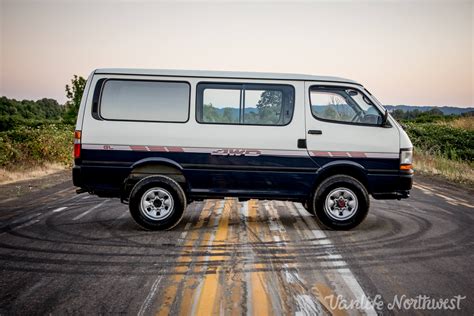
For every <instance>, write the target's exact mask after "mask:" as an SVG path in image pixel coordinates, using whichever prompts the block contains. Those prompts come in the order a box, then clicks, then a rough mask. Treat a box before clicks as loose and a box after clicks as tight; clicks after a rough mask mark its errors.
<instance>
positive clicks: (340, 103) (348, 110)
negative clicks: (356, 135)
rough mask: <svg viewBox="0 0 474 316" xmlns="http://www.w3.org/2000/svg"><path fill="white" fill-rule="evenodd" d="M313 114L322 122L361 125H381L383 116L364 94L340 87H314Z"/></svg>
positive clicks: (312, 91) (311, 94) (311, 97)
mask: <svg viewBox="0 0 474 316" xmlns="http://www.w3.org/2000/svg"><path fill="white" fill-rule="evenodd" d="M310 101H311V112H312V114H313V116H314V117H316V118H318V119H322V120H327V121H333V122H340V123H351V124H361V125H380V124H381V123H382V115H381V113H380V112H379V111H378V110H377V108H376V107H375V105H374V104H373V103H372V102H371V101H370V100H369V99H368V98H367V96H365V95H364V94H362V92H360V91H358V90H355V89H349V88H340V87H312V88H311V90H310Z"/></svg>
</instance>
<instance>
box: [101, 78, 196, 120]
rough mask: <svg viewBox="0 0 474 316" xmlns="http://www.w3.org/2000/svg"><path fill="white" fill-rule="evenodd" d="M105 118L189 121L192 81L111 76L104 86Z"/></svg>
mask: <svg viewBox="0 0 474 316" xmlns="http://www.w3.org/2000/svg"><path fill="white" fill-rule="evenodd" d="M100 114H101V116H102V117H103V118H104V119H112V120H136V121H161V122H185V121H187V120H188V115H189V85H188V84H187V83H181V82H163V81H138V80H136V81H132V80H108V81H107V82H106V83H105V85H104V88H103V90H102V98H101V103H100Z"/></svg>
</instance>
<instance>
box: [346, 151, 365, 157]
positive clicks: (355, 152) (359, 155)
mask: <svg viewBox="0 0 474 316" xmlns="http://www.w3.org/2000/svg"><path fill="white" fill-rule="evenodd" d="M350 154H351V157H354V158H365V157H367V155H366V154H365V153H364V152H361V151H351V152H350Z"/></svg>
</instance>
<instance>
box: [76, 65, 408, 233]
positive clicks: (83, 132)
mask: <svg viewBox="0 0 474 316" xmlns="http://www.w3.org/2000/svg"><path fill="white" fill-rule="evenodd" d="M74 158H75V159H74V162H75V163H74V167H73V182H74V185H75V186H77V187H79V189H78V190H77V191H78V192H89V193H91V194H96V195H98V196H102V197H117V198H120V199H121V200H122V201H123V202H125V203H128V204H129V208H130V212H131V215H132V217H133V218H134V220H135V221H136V222H137V223H138V224H139V225H141V226H142V227H144V228H146V229H152V230H157V229H170V228H172V227H174V226H175V225H176V224H177V223H178V222H179V221H180V219H181V217H182V215H183V212H184V210H185V208H186V205H187V204H189V203H191V202H192V201H198V200H202V199H208V198H212V199H215V198H223V197H237V198H239V199H241V200H245V199H269V200H290V201H296V202H301V203H303V204H304V205H305V207H306V208H307V209H308V210H309V211H310V212H312V213H314V215H315V216H316V218H317V219H318V221H319V222H320V223H321V224H323V225H324V226H326V227H329V228H332V229H350V228H353V227H355V226H357V225H358V224H360V223H361V222H362V221H363V220H364V218H365V217H366V215H367V212H368V209H369V195H371V196H372V197H373V198H374V199H401V198H407V197H408V196H409V191H410V189H411V187H412V177H413V171H412V144H411V142H410V139H409V138H408V136H407V134H406V133H405V132H404V131H403V129H402V128H401V127H400V125H399V124H398V123H397V122H396V121H395V120H394V119H393V118H392V117H391V116H390V115H389V114H388V112H387V111H386V110H385V109H384V108H383V107H382V105H381V104H380V102H378V101H377V99H376V98H375V97H374V96H372V95H371V94H370V92H369V91H367V90H366V89H365V88H364V87H363V86H362V85H361V84H359V83H357V82H354V81H351V80H347V79H342V78H336V77H321V76H310V75H297V74H275V73H250V72H249V73H248V72H216V71H183V70H179V71H178V70H138V69H97V70H95V71H94V72H92V74H91V75H90V76H89V78H88V80H87V84H86V87H85V91H84V95H83V98H82V101H81V106H80V109H79V114H78V119H77V125H76V132H75V146H74Z"/></svg>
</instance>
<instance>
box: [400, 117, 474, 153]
mask: <svg viewBox="0 0 474 316" xmlns="http://www.w3.org/2000/svg"><path fill="white" fill-rule="evenodd" d="M404 125H405V130H406V132H407V133H408V135H409V136H410V139H411V141H412V142H413V145H414V146H415V147H416V148H418V149H421V150H423V151H425V152H428V153H430V154H432V155H437V156H441V157H444V158H447V159H451V160H466V161H468V162H472V161H473V158H474V131H473V130H468V129H463V128H455V127H452V126H450V125H442V124H435V123H413V122H407V123H404Z"/></svg>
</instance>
